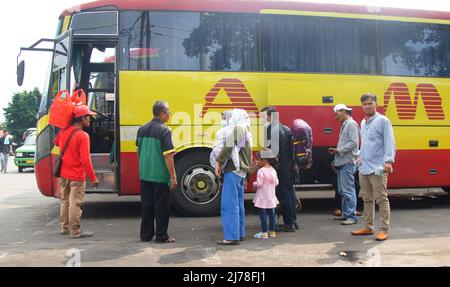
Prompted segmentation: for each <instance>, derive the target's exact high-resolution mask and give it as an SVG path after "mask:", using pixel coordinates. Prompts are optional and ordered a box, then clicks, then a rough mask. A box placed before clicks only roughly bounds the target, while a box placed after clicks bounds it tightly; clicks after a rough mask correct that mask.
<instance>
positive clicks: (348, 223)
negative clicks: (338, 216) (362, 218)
mask: <svg viewBox="0 0 450 287" xmlns="http://www.w3.org/2000/svg"><path fill="white" fill-rule="evenodd" d="M356 223H358V222H357V221H356V220H352V219H350V218H349V219H347V220H344V221H342V222H341V225H353V224H356Z"/></svg>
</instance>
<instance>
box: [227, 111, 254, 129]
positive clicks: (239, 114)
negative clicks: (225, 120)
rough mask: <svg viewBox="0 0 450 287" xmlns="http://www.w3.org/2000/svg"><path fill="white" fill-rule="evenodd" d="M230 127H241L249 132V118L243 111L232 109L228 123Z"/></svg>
mask: <svg viewBox="0 0 450 287" xmlns="http://www.w3.org/2000/svg"><path fill="white" fill-rule="evenodd" d="M229 124H230V127H233V128H234V127H235V126H243V127H245V128H247V129H248V130H250V117H249V116H248V113H247V112H246V111H245V110H241V109H234V110H233V112H232V113H231V118H230V121H229Z"/></svg>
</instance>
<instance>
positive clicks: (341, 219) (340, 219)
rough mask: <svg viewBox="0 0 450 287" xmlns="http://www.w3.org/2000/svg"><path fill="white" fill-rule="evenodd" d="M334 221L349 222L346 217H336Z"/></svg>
mask: <svg viewBox="0 0 450 287" xmlns="http://www.w3.org/2000/svg"><path fill="white" fill-rule="evenodd" d="M334 220H338V221H344V220H347V218H346V217H344V216H336V217H335V218H334Z"/></svg>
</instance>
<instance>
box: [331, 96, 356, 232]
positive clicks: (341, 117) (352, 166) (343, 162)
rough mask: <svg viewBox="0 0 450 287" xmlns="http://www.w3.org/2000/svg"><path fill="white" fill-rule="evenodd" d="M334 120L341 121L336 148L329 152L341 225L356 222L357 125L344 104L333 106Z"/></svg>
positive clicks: (350, 111) (349, 109) (350, 110)
mask: <svg viewBox="0 0 450 287" xmlns="http://www.w3.org/2000/svg"><path fill="white" fill-rule="evenodd" d="M334 114H335V117H336V120H338V121H339V122H340V123H341V131H340V133H339V141H338V145H337V148H330V149H329V152H330V153H331V154H333V155H334V162H333V166H334V167H335V170H336V172H337V179H338V180H337V185H338V191H339V194H340V195H341V197H342V216H341V217H337V218H336V219H337V220H342V223H341V224H342V225H352V224H356V223H357V222H358V218H357V217H356V204H357V198H356V191H355V172H356V157H357V155H358V148H359V127H358V124H357V123H356V122H355V121H354V120H353V118H352V116H351V114H352V109H351V108H348V107H347V106H346V105H344V104H339V105H337V106H336V107H334Z"/></svg>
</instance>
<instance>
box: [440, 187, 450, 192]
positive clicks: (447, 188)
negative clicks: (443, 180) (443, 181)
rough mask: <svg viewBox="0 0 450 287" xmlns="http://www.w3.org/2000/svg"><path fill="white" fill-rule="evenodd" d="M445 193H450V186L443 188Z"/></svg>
mask: <svg viewBox="0 0 450 287" xmlns="http://www.w3.org/2000/svg"><path fill="white" fill-rule="evenodd" d="M442 189H443V190H444V191H445V192H447V193H450V186H447V187H443V188H442Z"/></svg>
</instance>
